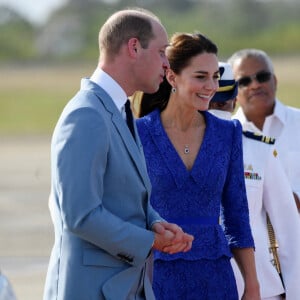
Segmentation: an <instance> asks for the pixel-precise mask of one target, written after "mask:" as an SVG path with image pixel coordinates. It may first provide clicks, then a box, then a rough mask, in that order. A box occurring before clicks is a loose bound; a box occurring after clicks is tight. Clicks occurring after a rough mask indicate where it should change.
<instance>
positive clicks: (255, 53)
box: [227, 48, 274, 74]
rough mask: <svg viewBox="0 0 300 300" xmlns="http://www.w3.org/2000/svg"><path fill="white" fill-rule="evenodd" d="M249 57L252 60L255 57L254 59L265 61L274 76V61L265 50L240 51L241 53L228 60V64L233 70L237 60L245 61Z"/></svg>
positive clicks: (234, 54) (236, 53) (238, 52)
mask: <svg viewBox="0 0 300 300" xmlns="http://www.w3.org/2000/svg"><path fill="white" fill-rule="evenodd" d="M249 57H250V58H251V57H253V58H257V59H260V60H263V61H264V62H265V63H266V64H267V66H268V69H269V71H270V72H271V73H273V74H274V66H273V63H272V60H271V58H270V57H269V56H268V54H267V53H266V52H265V51H263V50H259V49H251V48H250V49H242V50H239V51H237V52H235V53H233V54H232V55H231V56H230V57H229V58H228V60H227V62H228V63H229V64H230V65H231V67H232V68H233V66H234V64H235V62H236V61H237V60H243V59H246V58H249Z"/></svg>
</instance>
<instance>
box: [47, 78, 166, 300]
mask: <svg viewBox="0 0 300 300" xmlns="http://www.w3.org/2000/svg"><path fill="white" fill-rule="evenodd" d="M51 172H52V185H51V197H50V200H49V206H50V212H51V216H52V219H53V223H54V231H55V243H54V247H53V249H52V253H51V257H50V262H49V268H48V273H47V279H46V285H45V292H44V299H45V300H53V299H66V300H77V299H78V300H85V299H90V300H96V299H97V300H99V299H112V300H114V299H115V300H122V299H154V296H153V292H152V288H151V284H150V281H149V276H148V273H147V265H148V263H147V261H148V256H149V250H150V249H151V245H152V243H153V240H154V233H153V232H152V231H151V230H150V227H151V225H152V223H153V222H154V221H156V220H160V219H161V218H160V216H159V215H158V214H157V213H156V212H155V211H154V210H153V208H152V207H151V205H150V202H149V197H150V181H149V178H148V175H147V170H146V164H145V161H144V155H143V151H142V146H141V142H140V140H139V137H138V134H136V141H135V140H134V139H133V137H132V135H131V133H130V131H129V129H128V127H127V125H126V122H125V121H124V120H123V118H122V116H121V114H120V112H119V111H118V109H117V107H116V105H115V104H114V103H113V101H112V99H111V98H110V97H109V96H108V94H107V93H106V92H105V91H104V90H103V89H102V88H100V87H99V86H98V85H96V84H95V83H93V82H91V81H90V80H88V79H83V80H82V83H81V90H80V91H79V92H78V94H77V95H76V96H75V97H74V98H73V99H72V100H71V101H70V102H69V103H68V104H67V105H66V107H65V109H64V111H63V113H62V115H61V117H60V119H59V121H58V123H57V125H56V128H55V130H54V134H53V138H52V145H51Z"/></svg>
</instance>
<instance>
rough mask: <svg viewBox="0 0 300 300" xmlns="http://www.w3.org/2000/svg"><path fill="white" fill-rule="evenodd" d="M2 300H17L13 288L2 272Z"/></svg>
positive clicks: (0, 284)
mask: <svg viewBox="0 0 300 300" xmlns="http://www.w3.org/2000/svg"><path fill="white" fill-rule="evenodd" d="M0 300H17V298H16V295H15V293H14V290H13V287H12V285H11V283H10V281H9V279H8V278H7V276H6V275H4V274H3V273H2V272H1V270H0Z"/></svg>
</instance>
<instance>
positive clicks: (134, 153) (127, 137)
mask: <svg viewBox="0 0 300 300" xmlns="http://www.w3.org/2000/svg"><path fill="white" fill-rule="evenodd" d="M83 86H84V89H87V90H92V91H93V92H94V93H95V94H96V96H97V98H98V99H99V101H100V102H101V103H102V104H103V106H104V108H105V109H106V110H107V112H108V113H110V114H111V119H112V124H113V125H114V126H115V127H116V130H117V131H118V132H119V134H120V137H121V138H122V140H123V142H124V145H125V147H126V148H127V150H128V152H129V155H130V157H131V159H132V161H133V164H134V165H135V167H136V169H137V170H138V172H139V174H140V176H141V177H142V179H143V181H144V183H145V186H146V188H147V189H150V180H149V177H148V173H147V167H146V163H145V158H144V153H143V148H142V144H141V141H140V138H139V136H138V132H137V129H136V125H135V122H133V123H134V124H133V125H134V131H135V139H134V138H133V136H132V134H131V132H130V130H129V128H128V127H127V125H126V121H125V120H124V119H123V117H122V115H121V113H120V112H119V110H118V109H117V107H116V105H115V104H114V102H113V100H112V99H111V97H110V96H109V95H108V94H107V93H106V92H105V91H104V90H103V89H102V88H101V87H100V86H98V85H97V84H95V83H93V82H92V81H90V80H85V81H84V82H83Z"/></svg>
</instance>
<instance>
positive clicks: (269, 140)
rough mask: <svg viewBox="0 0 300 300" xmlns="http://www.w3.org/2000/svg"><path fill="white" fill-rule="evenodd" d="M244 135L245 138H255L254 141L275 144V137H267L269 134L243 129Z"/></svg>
mask: <svg viewBox="0 0 300 300" xmlns="http://www.w3.org/2000/svg"><path fill="white" fill-rule="evenodd" d="M243 134H244V136H246V137H247V138H250V139H253V140H256V141H260V142H263V143H266V144H270V145H274V144H275V138H272V137H269V136H265V135H262V134H259V133H255V132H252V131H243Z"/></svg>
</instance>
